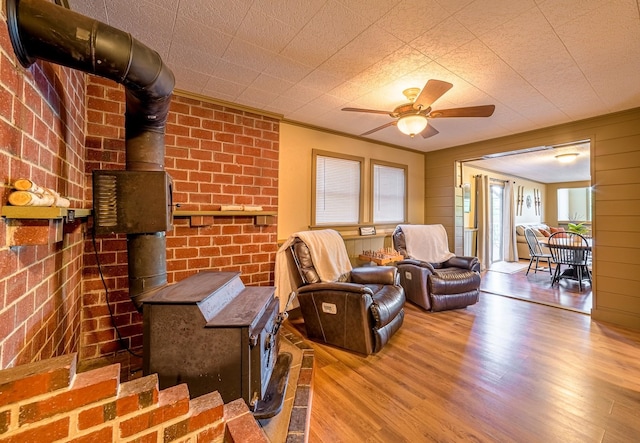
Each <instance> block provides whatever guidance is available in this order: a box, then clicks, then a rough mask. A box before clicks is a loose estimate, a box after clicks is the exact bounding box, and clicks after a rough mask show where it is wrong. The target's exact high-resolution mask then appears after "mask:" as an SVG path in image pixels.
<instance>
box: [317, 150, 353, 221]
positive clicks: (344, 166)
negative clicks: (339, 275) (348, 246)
mask: <svg viewBox="0 0 640 443" xmlns="http://www.w3.org/2000/svg"><path fill="white" fill-rule="evenodd" d="M315 210H316V214H315V215H316V224H318V225H322V224H325V225H326V224H346V223H352V224H357V223H359V214H360V162H359V161H354V160H347V159H342V158H334V157H325V156H321V155H318V156H317V158H316V208H315Z"/></svg>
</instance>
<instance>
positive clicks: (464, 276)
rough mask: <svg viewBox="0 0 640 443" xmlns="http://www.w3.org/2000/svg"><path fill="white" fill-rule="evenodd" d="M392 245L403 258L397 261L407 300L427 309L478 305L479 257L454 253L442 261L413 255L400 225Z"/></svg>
mask: <svg viewBox="0 0 640 443" xmlns="http://www.w3.org/2000/svg"><path fill="white" fill-rule="evenodd" d="M392 237H393V245H394V248H395V249H396V251H398V252H399V253H400V255H402V256H403V257H405V259H404V260H402V261H399V262H398V263H396V266H397V267H398V272H399V274H400V284H401V285H402V287H403V288H404V290H405V295H406V297H407V300H409V301H411V302H413V303H415V304H417V305H418V306H421V307H422V308H424V309H426V310H428V311H444V310H448V309H459V308H464V307H467V306H469V305H472V304H475V303H477V301H478V297H479V293H480V262H479V261H478V258H477V257H458V256H454V257H452V258H449V259H448V260H446V261H444V262H440V263H429V262H426V261H422V260H418V259H415V258H412V257H410V256H409V254H408V253H407V245H406V239H405V235H404V233H403V232H402V228H401V227H400V226H398V227H396V229H395V230H394V232H393V236H392Z"/></svg>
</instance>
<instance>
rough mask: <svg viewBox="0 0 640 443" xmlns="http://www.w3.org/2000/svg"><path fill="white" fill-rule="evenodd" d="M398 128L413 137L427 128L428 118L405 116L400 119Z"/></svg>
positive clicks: (420, 115) (414, 115) (413, 115)
mask: <svg viewBox="0 0 640 443" xmlns="http://www.w3.org/2000/svg"><path fill="white" fill-rule="evenodd" d="M397 126H398V129H399V130H400V132H402V133H403V134H407V135H409V136H411V137H413V136H414V135H416V134H420V133H421V132H422V131H424V128H426V127H427V117H425V116H424V115H422V114H409V115H404V116H402V117H400V118H399V119H398V123H397Z"/></svg>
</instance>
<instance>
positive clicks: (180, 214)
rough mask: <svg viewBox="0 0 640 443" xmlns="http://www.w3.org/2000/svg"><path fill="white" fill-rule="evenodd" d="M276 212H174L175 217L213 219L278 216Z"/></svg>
mask: <svg viewBox="0 0 640 443" xmlns="http://www.w3.org/2000/svg"><path fill="white" fill-rule="evenodd" d="M276 214H278V213H277V212H276V211H173V216H174V217H192V216H196V215H210V216H213V217H229V216H231V217H236V216H244V217H247V216H249V217H254V216H258V215H276Z"/></svg>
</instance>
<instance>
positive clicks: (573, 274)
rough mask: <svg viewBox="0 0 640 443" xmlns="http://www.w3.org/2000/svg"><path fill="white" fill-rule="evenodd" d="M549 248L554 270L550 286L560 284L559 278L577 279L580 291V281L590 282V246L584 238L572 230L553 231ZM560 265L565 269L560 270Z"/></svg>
mask: <svg viewBox="0 0 640 443" xmlns="http://www.w3.org/2000/svg"><path fill="white" fill-rule="evenodd" d="M548 246H549V250H550V251H551V257H552V261H553V263H555V265H556V270H555V272H554V273H553V278H552V280H551V286H553V285H554V284H555V283H558V284H560V279H562V278H564V279H570V280H577V281H578V286H579V288H580V290H581V291H582V281H583V280H588V281H589V283H591V271H590V270H589V258H590V254H591V246H589V242H588V241H587V239H586V238H584V237H583V236H582V235H580V234H576V233H573V232H555V233H553V234H551V236H550V237H549V240H548ZM562 266H565V270H564V271H562Z"/></svg>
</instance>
